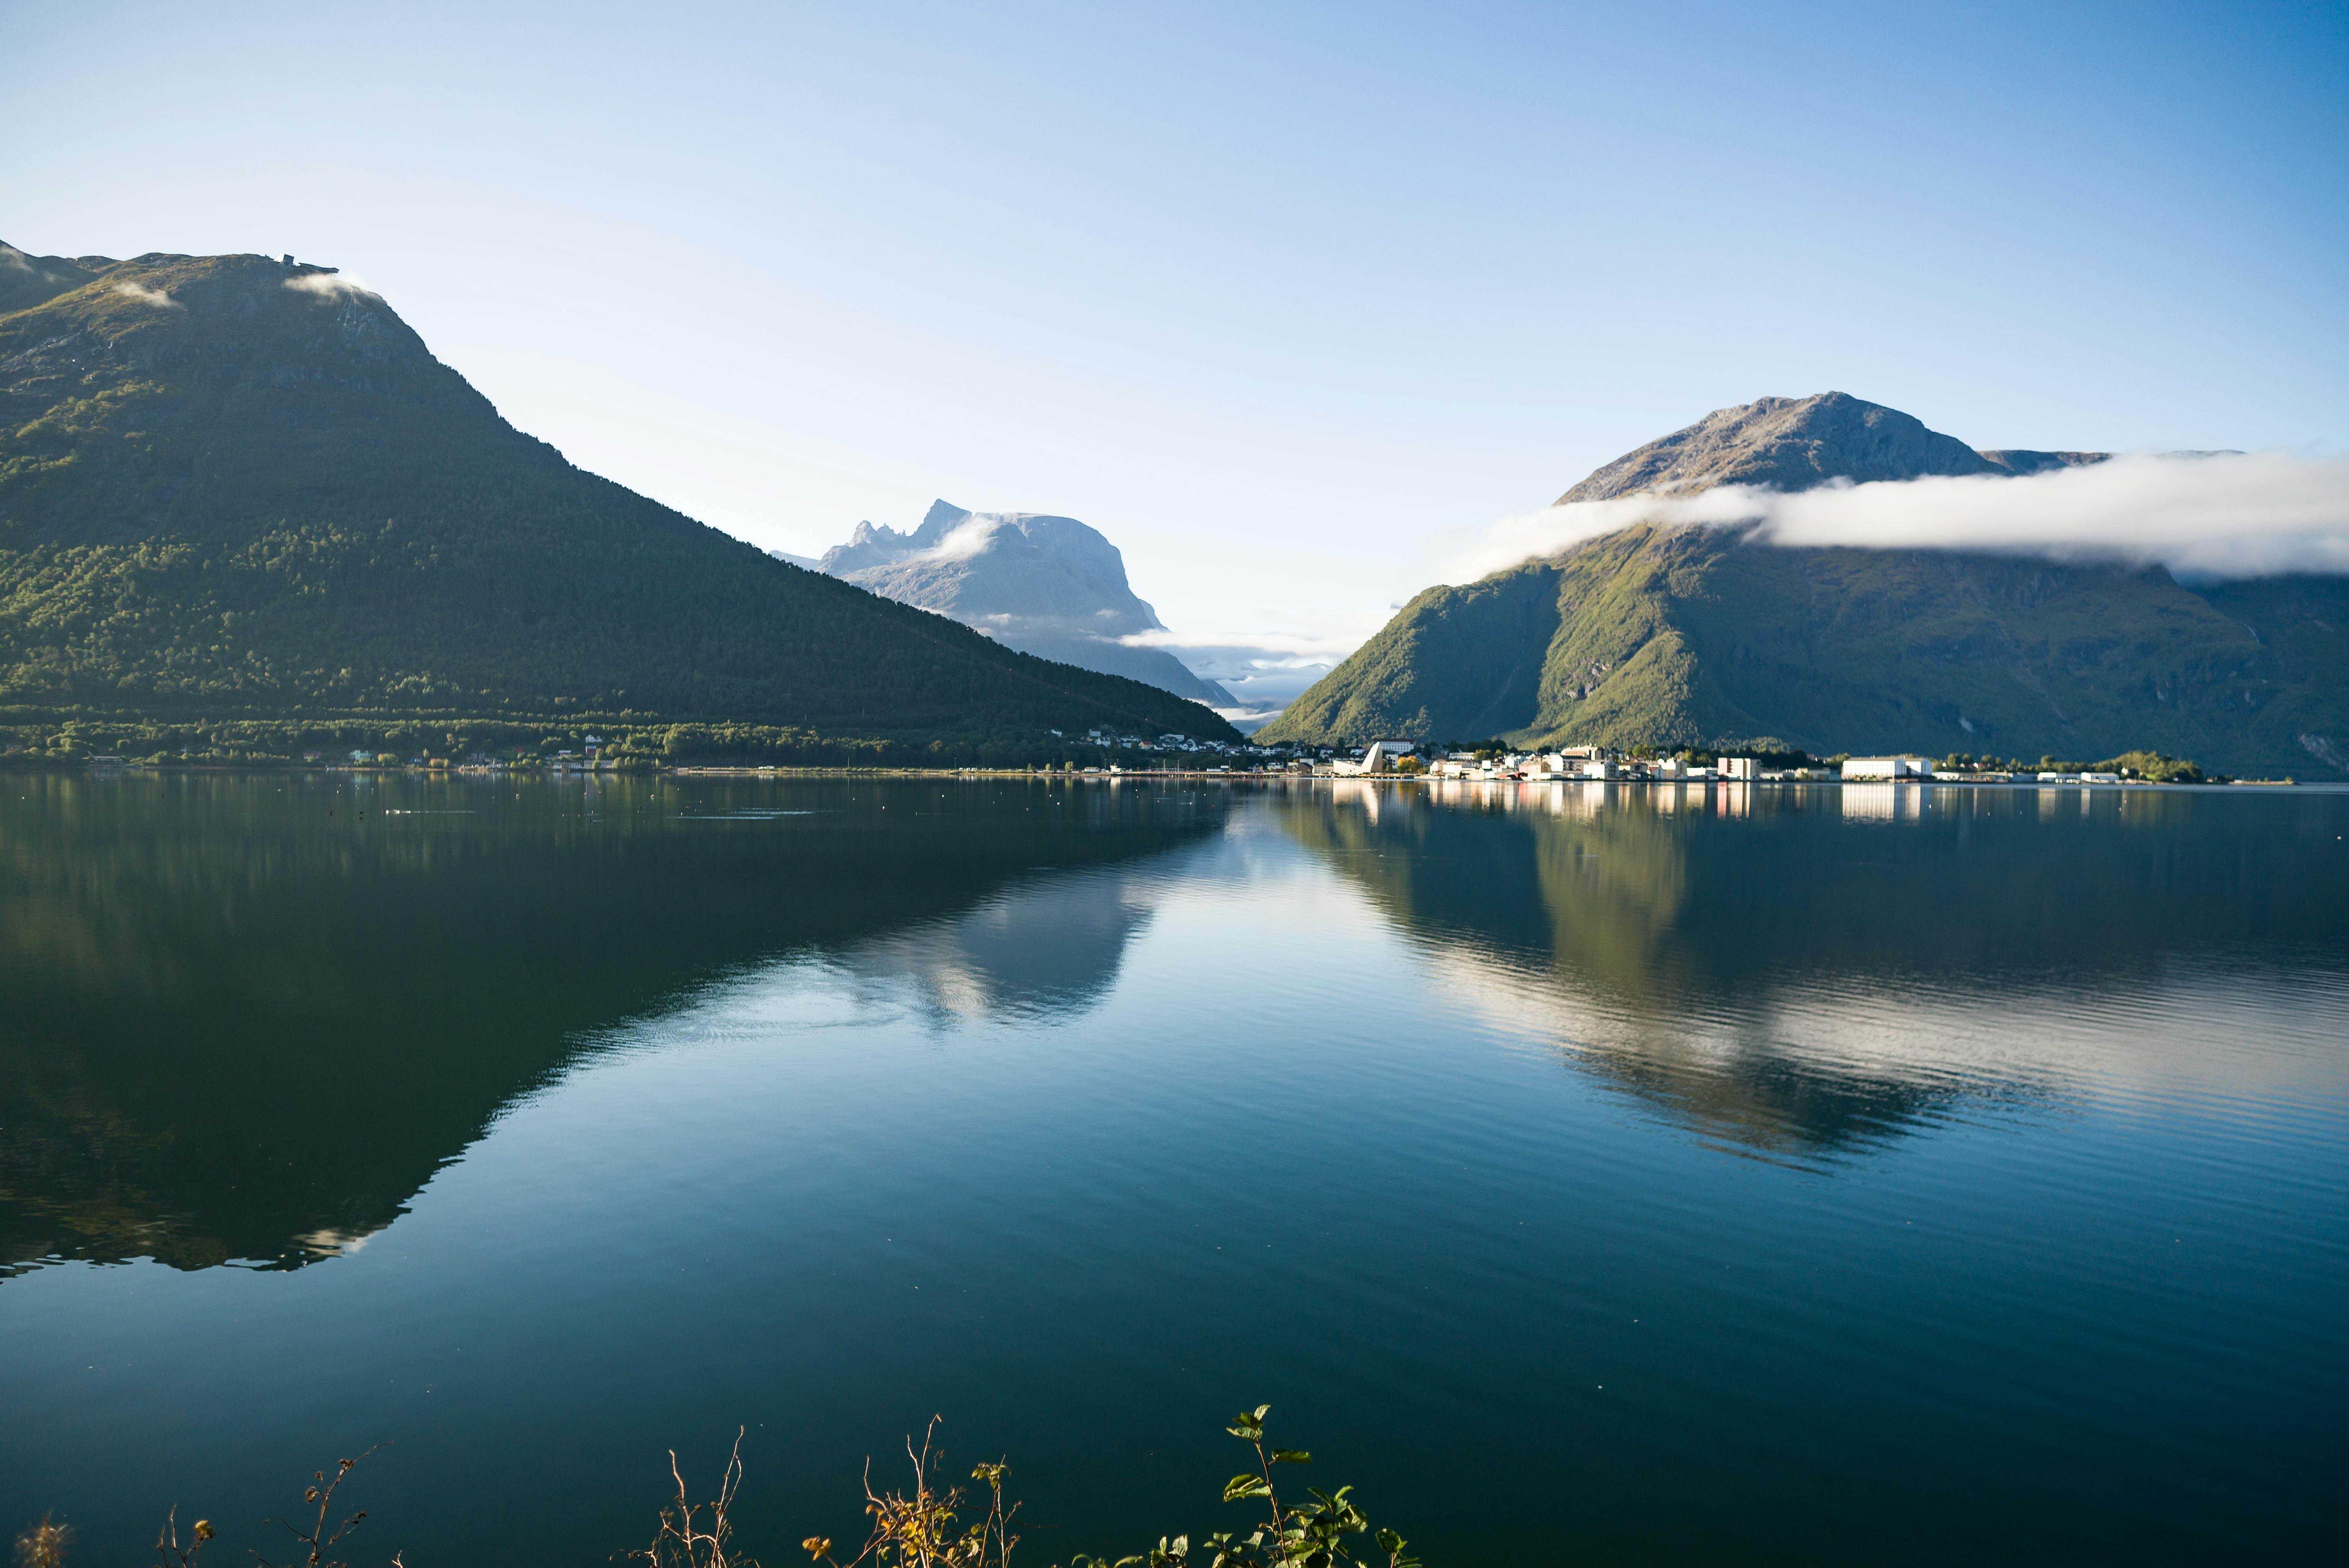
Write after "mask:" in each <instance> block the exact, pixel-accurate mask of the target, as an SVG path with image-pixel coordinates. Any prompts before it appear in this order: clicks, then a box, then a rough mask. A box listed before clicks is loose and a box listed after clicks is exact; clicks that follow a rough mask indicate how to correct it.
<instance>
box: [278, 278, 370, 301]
mask: <svg viewBox="0 0 2349 1568" xmlns="http://www.w3.org/2000/svg"><path fill="white" fill-rule="evenodd" d="M285 286H286V287H287V288H289V289H294V290H295V291H297V292H299V293H302V294H317V295H320V296H321V297H323V298H326V299H335V298H338V297H340V296H342V295H345V294H366V295H367V296H369V297H370V298H380V297H382V296H380V295H378V294H376V292H375V290H373V289H371V288H369V287H367V284H363V283H361V282H359V280H358V279H357V278H356V277H353V276H352V275H351V274H350V273H303V274H302V275H301V276H299V277H294V278H287V279H286V280H285Z"/></svg>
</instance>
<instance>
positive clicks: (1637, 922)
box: [1274, 781, 2349, 1161]
mask: <svg viewBox="0 0 2349 1568" xmlns="http://www.w3.org/2000/svg"><path fill="white" fill-rule="evenodd" d="M2246 804H2248V803H2246V802H2242V801H2237V800H2228V799H2213V798H2211V797H2209V796H2208V795H2203V794H2198V793H2194V792H2189V791H2182V790H2162V791H2154V790H2127V791H2123V790H2110V789H2106V790H2095V791H2088V790H2083V789H2077V788H2074V789H1973V788H1953V787H1920V786H1913V785H1900V786H1896V785H1891V784H1882V785H1868V786H1862V787H1857V788H1837V787H1834V786H1803V785H1798V784H1797V785H1760V786H1754V785H1711V786H1708V785H1704V784H1693V785H1689V784H1682V785H1662V786H1655V785H1628V786H1627V785H1618V784H1603V783H1595V782H1593V783H1581V782H1577V783H1567V784H1555V783H1538V784H1537V783H1523V784H1514V783H1475V782H1444V783H1431V784H1424V785H1416V786H1411V787H1403V788H1398V787H1395V786H1392V785H1385V786H1382V785H1379V784H1375V783H1370V782H1355V781H1339V782H1338V783H1336V784H1334V785H1323V786H1318V787H1315V788H1312V789H1296V790H1291V791H1288V792H1286V793H1284V794H1282V795H1280V796H1279V797H1278V798H1277V801H1276V805H1275V808H1274V809H1275V810H1277V811H1278V814H1279V817H1280V820H1281V824H1282V826H1283V827H1284V828H1285V829H1286V830H1287V831H1288V833H1289V834H1290V835H1291V836H1292V837H1294V838H1295V839H1296V840H1297V841H1298V842H1299V843H1300V844H1303V845H1304V846H1306V847H1307V848H1308V849H1309V851H1312V852H1313V853H1314V854H1315V855H1316V856H1317V857H1319V858H1320V859H1322V860H1323V861H1325V862H1326V863H1327V864H1329V865H1330V866H1331V867H1332V868H1333V869H1335V870H1336V871H1337V872H1339V873H1340V875H1342V876H1343V877H1345V878H1346V879H1347V880H1348V881H1349V882H1351V883H1353V884H1354V885H1356V886H1358V887H1360V888H1361V890H1362V891H1363V892H1364V893H1365V894H1367V895H1368V896H1369V897H1370V898H1371V900H1372V901H1374V902H1375V903H1376V904H1377V905H1378V906H1379V907H1380V908H1381V910H1382V911H1384V912H1385V913H1387V915H1388V916H1389V917H1390V918H1391V919H1392V921H1393V922H1394V923H1395V924H1396V925H1397V926H1398V927H1399V928H1401V929H1402V930H1404V931H1405V932H1407V933H1409V934H1410V936H1411V938H1412V940H1413V944H1414V945H1415V947H1416V948H1417V950H1418V952H1419V954H1420V961H1421V962H1423V964H1424V965H1426V967H1427V970H1428V972H1429V974H1430V975H1432V976H1433V978H1434V979H1435V981H1436V982H1437V984H1438V985H1439V986H1440V987H1441V988H1443V989H1444V991H1445V992H1447V993H1449V994H1450V995H1453V996H1454V997H1455V998H1457V999H1458V1000H1459V1001H1460V1002H1461V1003H1462V1004H1463V1005H1464V1006H1466V1007H1468V1008H1469V1009H1470V1010H1471V1011H1472V1012H1476V1013H1483V1014H1485V1015H1488V1016H1490V1017H1491V1018H1492V1019H1493V1020H1494V1021H1495V1023H1496V1024H1498V1025H1500V1026H1505V1027H1507V1028H1510V1029H1514V1030H1519V1031H1523V1030H1526V1029H1528V1028H1530V1029H1532V1030H1534V1031H1536V1032H1537V1034H1538V1035H1539V1037H1542V1038H1545V1039H1547V1040H1548V1041H1550V1042H1551V1043H1552V1044H1553V1045H1554V1047H1556V1048H1557V1049H1559V1050H1560V1051H1561V1052H1562V1054H1563V1059H1564V1060H1566V1061H1567V1062H1568V1063H1570V1064H1571V1065H1572V1066H1573V1067H1574V1068H1576V1069H1578V1070H1579V1071H1583V1072H1587V1073H1590V1074H1595V1075H1597V1076H1599V1078H1603V1079H1605V1080H1606V1081H1608V1082H1609V1083H1610V1084H1612V1085H1614V1086H1616V1087H1619V1088H1621V1089H1623V1090H1624V1091H1626V1092H1627V1093H1629V1094H1631V1095H1634V1096H1636V1097H1638V1098H1639V1099H1640V1100H1641V1101H1642V1102H1643V1103H1645V1104H1647V1105H1649V1106H1651V1107H1652V1108H1655V1109H1661V1111H1663V1112H1664V1113H1666V1114H1668V1115H1669V1116H1671V1117H1672V1118H1673V1119H1677V1120H1679V1121H1681V1122H1682V1123H1684V1124H1685V1125H1687V1126H1689V1127H1691V1128H1692V1129H1694V1130H1697V1131H1699V1132H1700V1133H1701V1134H1702V1135H1704V1136H1706V1137H1708V1138H1710V1139H1713V1140H1717V1141H1718V1142H1720V1143H1721V1144H1722V1145H1723V1146H1724V1147H1727V1148H1731V1149H1734V1150H1743V1151H1747V1152H1754V1153H1759V1154H1764V1155H1767V1156H1770V1157H1774V1158H1791V1159H1795V1160H1797V1161H1818V1160H1830V1161H1831V1157H1833V1156H1836V1155H1837V1154H1839V1153H1847V1152H1852V1151H1857V1150H1864V1149H1866V1148H1868V1147H1870V1146H1876V1145H1880V1144H1882V1143H1884V1142H1885V1141H1886V1140H1890V1139H1893V1138H1896V1137H1898V1136H1899V1135H1901V1134H1902V1133H1904V1132H1905V1131H1908V1130H1913V1129H1915V1128H1917V1127H1919V1126H1920V1125H1923V1124H1926V1123H1929V1122H1930V1121H1932V1120H1935V1119H1939V1118H1940V1117H1943V1116H1945V1115H1948V1114H1951V1113H1952V1112H1953V1111H1956V1110H1959V1109H1961V1108H1963V1107H1965V1106H1967V1105H1969V1104H1980V1103H1982V1102H1985V1101H1998V1102H2008V1103H2013V1102H2018V1101H2019V1102H2032V1101H2039V1102H2052V1101H2060V1100H2062V1099H2065V1098H2066V1097H2067V1096H2068V1095H2069V1094H2070V1093H2071V1092H2072V1090H2073V1088H2075V1085H2076V1084H2077V1082H2078V1081H2079V1080H2080V1079H2081V1078H2082V1077H2083V1076H2084V1075H2087V1074H2104V1073H2107V1072H2112V1071H2124V1072H2126V1071H2132V1070H2138V1069H2141V1068H2144V1067H2145V1066H2146V1065H2147V1064H2146V1062H2145V1061H2144V1060H2143V1059H2142V1057H2143V1055H2144V1053H2146V1052H2147V1051H2158V1050H2161V1049H2163V1048H2164V1047H2166V1046H2168V1045H2169V1044H2173V1042H2158V1041H2155V1042H2147V1041H2141V1040H2130V1039H2128V1038H2127V1032H2126V1031H2125V1030H2122V1031H2118V1032H2117V1034H2116V1031H2115V1030H2114V1029H2113V1027H2112V1026H2111V1025H2112V1019H2113V1017H2114V1016H2116V1015H2126V1014H2127V1013H2128V1012H2129V1011H2130V1010H2131V1009H2130V1007H2129V1006H2128V1005H2127V998H2128V997H2129V995H2131V994H2132V993H2136V992H2141V991H2142V990H2143V989H2145V988H2147V987H2150V986H2155V985H2160V984H2161V983H2162V981H2163V977H2164V975H2165V974H2166V973H2167V972H2168V968H2169V966H2171V965H2175V964H2178V963H2179V962H2189V963H2190V962H2195V961H2198V960H2199V959H2216V958H2222V957H2223V955H2225V954H2229V953H2230V952H2237V951H2241V950H2243V949H2245V948H2247V947H2249V946H2251V944H2283V945H2285V946H2289V945H2290V944H2292V942H2294V941H2295V940H2305V939H2307V938H2308V936H2309V935H2310V934H2320V936H2321V939H2322V940H2323V941H2326V942H2329V943H2331V944H2333V946H2335V947H2338V946H2339V945H2340V944H2341V934H2342V933H2344V931H2349V920H2345V919H2344V916H2349V890H2344V889H2342V888H2340V887H2338V886H2337V885H2334V883H2333V881H2332V879H2329V878H2326V877H2324V876H2323V875H2322V874H2321V872H2318V871H2316V870H2315V869H2314V868H2315V867H2316V866H2318V865H2319V864H2321V863H2322V862H2321V861H2313V860H2311V861H2298V862H2292V863H2283V864H2278V863H2276V860H2277V857H2276V844H2275V840H2274V837H2273V833H2272V824H2271V823H2269V822H2263V821H2261V820H2259V819H2257V818H2256V816H2253V815H2251V814H2247V813H2246V812H2245V811H2244V810H2241V808H2242V807H2244V806H2245V805H2246ZM2311 804H2312V807H2313V810H2310V811H2309V812H2308V813H2306V815H2307V818H2308V820H2307V822H2306V823H2305V826H2306V827H2307V828H2308V829H2309V830H2310V831H2311V832H2312V833H2318V832H2321V833H2322V836H2323V837H2325V838H2327V839H2329V838H2330V837H2331V830H2330V826H2329V824H2330V823H2331V822H2332V820H2333V819H2332V816H2331V815H2330V814H2329V812H2328V811H2327V810H2326V807H2327V806H2328V805H2329V802H2312V803H2311ZM2230 808H2236V809H2237V810H2233V811H2231V812H2230ZM2196 813H2199V820H2196V822H2195V827H2196V831H2194V832H2191V833H2187V832H2182V831H2178V829H2180V828H2182V827H2183V826H2184V822H2183V819H2186V818H2189V817H2192V816H2194V815H2195V814H2196ZM2163 829H2168V831H2162V830H2163ZM2253 833H2262V834H2265V835H2266V836H2265V837H2264V838H2262V839H2260V840H2259V841H2256V842H2254V841H2251V840H2249V839H2248V838H2247V837H2246V835H2250V834H2253ZM2254 866H2256V868H2257V870H2256V874H2257V876H2258V878H2259V880H2260V882H2261V886H2260V888H2259V890H2258V896H2256V897H2253V898H2236V897H2233V896H2214V895H2218V894H2231V893H2232V892H2234V891H2235V890H2236V889H2237V888H2238V885H2239V884H2240V882H2242V881H2243V880H2244V879H2245V878H2246V876H2247V875H2249V874H2251V868H2252V867H2254ZM2334 956H2335V957H2337V956H2338V955H2337V954H2335V955H2334ZM2116 1052H2117V1053H2119V1054H2122V1055H2127V1054H2130V1053H2136V1054H2137V1057H2139V1059H2137V1060H2136V1061H2116V1060H2115V1059H2114V1057H2115V1056H2116ZM2161 1070H2163V1071H2177V1070H2187V1071H2194V1070H2216V1068H2215V1064H2214V1063H2213V1062H2212V1061H2211V1060H2210V1059H2209V1058H2208V1057H2205V1058H2204V1059H2203V1060H2202V1061H2201V1062H2199V1063H2194V1062H2188V1063H2183V1064H2181V1063H2180V1062H2178V1061H2177V1060H2168V1061H2165V1062H2164V1063H2162V1064H2161Z"/></svg>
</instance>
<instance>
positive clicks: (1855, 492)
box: [1445, 452, 2349, 583]
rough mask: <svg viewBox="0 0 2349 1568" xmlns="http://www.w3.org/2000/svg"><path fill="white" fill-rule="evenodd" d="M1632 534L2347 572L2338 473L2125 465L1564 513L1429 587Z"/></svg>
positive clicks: (2247, 464) (2254, 461)
mask: <svg viewBox="0 0 2349 1568" xmlns="http://www.w3.org/2000/svg"><path fill="white" fill-rule="evenodd" d="M1635 522H1661V523H1666V524H1671V525H1676V526H1694V527H1708V528H1738V529H1744V530H1745V531H1746V537H1747V538H1748V539H1749V540H1751V541H1753V542H1757V543H1764V544H1780V545H1790V546H1797V545H1853V546H1860V547H1867V548H1875V549H1885V548H1899V549H1909V550H1966V551H1981V552H1991V553H1995V554H2002V555H2034V556H2042V557H2045V558H2047V559H2050V560H2055V561H2099V562H2121V563H2125V564H2131V565H2150V564H2153V563H2154V562H2159V563H2160V564H2162V565H2164V566H2167V567H2168V568H2169V570H2170V571H2172V572H2174V573H2178V575H2179V576H2181V577H2190V578H2199V579H2209V578H2220V577H2266V576H2272V575H2275V574H2277V573H2287V572H2316V573H2349V459H2341V458H2333V457H2304V456H2299V455H2295V454H2292V453H2289V452H2224V453H2214V454H2211V455H2209V456H2176V457H2153V456H2147V455H2127V456H2122V457H2117V458H2114V459H2110V460H2109V461H2106V462H2102V463H2096V464H2094V465H2092V466H2090V467H2087V468H2080V469H2055V470H2054V471H2052V472H2048V473H2043V474H2033V475H2029V476H2027V477H2024V478H2022V479H2010V478H2006V477H2003V476H1997V475H1983V476H1974V477H1969V478H1965V479H1920V480H1899V481H1887V482H1880V483H1875V484H1863V485H1854V484H1842V483H1839V484H1833V485H1827V486H1823V487H1822V488H1820V489H1818V490H1802V491H1798V492H1796V493H1794V494H1791V495H1790V494H1785V493H1782V492H1780V491H1777V490H1755V489H1752V488H1749V487H1746V486H1743V485H1727V486H1723V487H1721V488H1719V489H1715V490H1705V491H1702V492H1701V493H1699V494H1696V495H1691V496H1671V497H1655V496H1634V497H1625V498H1623V499H1621V500H1602V501H1579V502H1576V503H1575V504H1573V505H1570V506H1554V507H1549V508H1547V509H1546V510H1544V511H1537V512H1528V513H1526V514H1524V515H1521V516H1517V517H1508V518H1503V519H1502V520H1501V521H1498V522H1496V523H1495V524H1494V525H1493V526H1492V528H1491V529H1490V530H1489V531H1487V533H1486V535H1485V540H1484V542H1482V543H1480V544H1479V545H1478V546H1477V547H1476V548H1475V549H1474V550H1472V551H1469V552H1465V553H1464V554H1463V555H1461V556H1460V557H1458V558H1457V559H1455V560H1454V562H1451V564H1450V566H1449V568H1448V569H1447V575H1446V579H1445V580H1446V581H1447V582H1453V583H1466V582H1472V581H1474V580H1475V579H1476V578H1479V577H1482V576H1485V575H1486V574H1487V573H1493V572H1498V571H1501V570H1503V569H1504V568H1506V567H1510V566H1514V565H1516V564H1517V563H1518V562H1523V561H1530V560H1533V559H1535V558H1537V557H1539V556H1545V555H1550V554H1554V553H1556V552H1558V551H1561V550H1564V549H1566V548H1568V547H1569V546H1571V545H1574V544H1578V543H1580V542H1582V541H1584V540H1587V539H1595V538H1597V537H1599V535H1601V534H1605V533H1611V532H1613V531H1615V530H1617V529H1619V528H1624V527H1628V526H1629V525H1630V524H1632V523H1635Z"/></svg>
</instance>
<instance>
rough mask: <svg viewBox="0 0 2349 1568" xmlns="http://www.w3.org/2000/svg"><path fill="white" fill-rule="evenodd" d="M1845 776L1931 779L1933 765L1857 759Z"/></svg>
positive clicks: (1905, 759)
mask: <svg viewBox="0 0 2349 1568" xmlns="http://www.w3.org/2000/svg"><path fill="white" fill-rule="evenodd" d="M1724 760H1726V759H1725V758H1724ZM1843 776H1844V777H1845V778H1846V779H1930V778H1931V777H1932V776H1933V765H1932V764H1931V763H1930V762H1928V761H1926V760H1925V759H1924V758H1921V757H1855V758H1851V759H1850V760H1848V761H1847V762H1846V763H1845V764H1844V765H1843Z"/></svg>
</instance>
